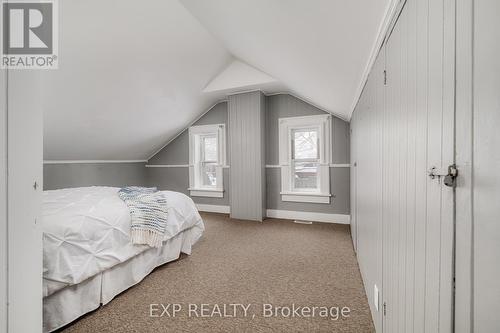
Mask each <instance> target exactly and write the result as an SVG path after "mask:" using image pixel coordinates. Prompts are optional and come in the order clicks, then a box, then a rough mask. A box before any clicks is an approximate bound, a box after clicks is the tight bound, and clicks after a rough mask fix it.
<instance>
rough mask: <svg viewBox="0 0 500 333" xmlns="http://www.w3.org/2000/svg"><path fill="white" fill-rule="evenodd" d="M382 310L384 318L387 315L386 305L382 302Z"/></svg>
mask: <svg viewBox="0 0 500 333" xmlns="http://www.w3.org/2000/svg"><path fill="white" fill-rule="evenodd" d="M382 308H383V311H384V316H385V315H386V314H387V303H386V302H384V304H383V306H382Z"/></svg>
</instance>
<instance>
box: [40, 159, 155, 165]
mask: <svg viewBox="0 0 500 333" xmlns="http://www.w3.org/2000/svg"><path fill="white" fill-rule="evenodd" d="M97 163H147V160H47V161H43V164H97Z"/></svg>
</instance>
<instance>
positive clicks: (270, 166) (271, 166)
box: [266, 163, 351, 169]
mask: <svg viewBox="0 0 500 333" xmlns="http://www.w3.org/2000/svg"><path fill="white" fill-rule="evenodd" d="M350 167H351V165H350V164H349V163H344V164H334V163H332V164H330V168H350ZM266 168H268V169H272V168H281V165H276V164H266Z"/></svg>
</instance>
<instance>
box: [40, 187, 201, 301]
mask: <svg viewBox="0 0 500 333" xmlns="http://www.w3.org/2000/svg"><path fill="white" fill-rule="evenodd" d="M118 190H119V188H114V187H81V188H71V189H63V190H55V191H45V192H44V194H43V210H42V223H41V225H42V229H43V277H44V296H48V295H50V294H52V293H54V292H55V291H57V290H59V289H61V288H63V287H65V286H68V285H73V284H77V283H80V282H82V281H84V280H85V279H87V278H89V277H91V276H94V275H96V274H98V273H100V272H102V271H104V270H106V269H109V268H111V267H113V266H114V265H116V264H119V263H122V262H124V261H126V260H128V259H130V258H132V257H134V256H136V255H137V254H139V253H141V252H143V251H145V250H147V249H148V248H149V247H148V246H145V245H133V244H132V243H131V241H130V224H131V221H130V214H129V210H128V208H127V206H126V205H125V203H124V202H123V201H122V200H120V198H119V197H118V195H117V192H118ZM164 193H165V194H166V196H167V205H168V222H167V228H166V231H165V240H168V239H170V238H172V237H174V236H175V235H177V234H178V233H180V232H182V231H184V230H186V229H189V228H198V229H199V231H200V232H199V233H197V235H198V237H199V236H201V234H202V232H203V230H204V225H203V221H202V219H201V217H200V215H199V214H198V210H197V209H196V206H195V205H194V203H193V201H192V200H191V199H190V198H189V197H187V196H186V195H184V194H182V193H178V192H170V191H164ZM47 285H49V286H47Z"/></svg>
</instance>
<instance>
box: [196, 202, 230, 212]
mask: <svg viewBox="0 0 500 333" xmlns="http://www.w3.org/2000/svg"><path fill="white" fill-rule="evenodd" d="M196 208H198V210H199V211H200V212H210V213H223V214H229V211H230V210H229V206H221V205H204V204H196Z"/></svg>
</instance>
